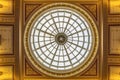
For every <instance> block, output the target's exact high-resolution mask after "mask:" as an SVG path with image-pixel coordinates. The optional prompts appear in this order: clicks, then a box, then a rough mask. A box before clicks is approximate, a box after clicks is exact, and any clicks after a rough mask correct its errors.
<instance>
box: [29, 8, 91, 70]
mask: <svg viewBox="0 0 120 80" xmlns="http://www.w3.org/2000/svg"><path fill="white" fill-rule="evenodd" d="M91 43H92V35H91V30H90V27H89V26H88V23H87V22H86V21H85V20H84V19H83V17H82V16H81V15H79V14H77V13H75V12H73V11H71V10H67V9H54V10H51V11H49V12H47V13H45V14H44V15H42V16H40V17H39V19H38V20H37V21H36V23H35V24H34V27H33V28H32V30H31V36H30V44H31V49H32V50H33V52H34V55H35V56H36V59H38V61H39V62H40V63H42V64H43V65H45V66H47V67H49V68H52V69H55V70H67V69H71V68H74V67H76V66H78V65H80V63H82V62H83V61H84V60H85V58H86V57H87V55H88V54H89V51H90V49H91Z"/></svg>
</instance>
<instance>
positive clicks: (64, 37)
mask: <svg viewBox="0 0 120 80" xmlns="http://www.w3.org/2000/svg"><path fill="white" fill-rule="evenodd" d="M55 41H56V42H57V43H58V44H59V45H64V44H65V43H66V42H67V35H66V34H65V33H58V34H57V35H56V36H55Z"/></svg>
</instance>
